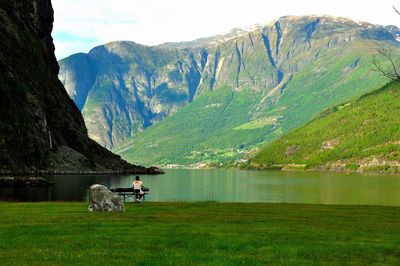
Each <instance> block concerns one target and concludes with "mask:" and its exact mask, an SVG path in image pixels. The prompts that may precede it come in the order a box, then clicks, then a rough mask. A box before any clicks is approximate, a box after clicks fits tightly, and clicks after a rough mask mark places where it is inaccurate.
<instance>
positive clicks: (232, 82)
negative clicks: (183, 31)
mask: <svg viewBox="0 0 400 266" xmlns="http://www.w3.org/2000/svg"><path fill="white" fill-rule="evenodd" d="M397 34H398V29H397V30H396V28H394V27H387V28H386V29H385V28H384V27H381V26H376V25H371V24H368V23H357V22H354V21H351V20H347V19H342V18H333V17H314V16H306V17H283V18H281V19H279V20H276V21H274V22H272V23H271V24H269V25H265V26H255V27H254V28H252V29H246V30H245V29H235V30H232V31H231V32H230V33H228V34H225V35H220V36H215V37H211V38H204V39H200V40H196V41H193V42H186V43H166V44H163V45H160V46H156V47H147V46H143V45H139V44H136V43H132V42H114V43H110V44H106V45H104V46H100V47H96V48H94V49H93V50H92V51H90V52H89V53H88V54H77V55H72V56H71V57H68V58H66V59H63V60H61V61H60V67H61V71H60V75H59V77H60V80H61V81H62V82H63V84H64V85H65V87H66V89H67V91H68V93H69V95H70V96H71V97H72V98H73V99H74V101H75V102H76V104H77V105H78V107H79V108H80V109H81V110H82V113H83V116H84V118H85V121H86V124H87V126H88V129H89V135H90V136H91V137H92V138H93V139H95V140H96V141H98V142H99V143H100V144H102V145H103V146H105V147H107V148H109V149H110V148H115V147H118V146H120V144H121V143H123V142H124V141H126V139H129V138H133V139H135V137H136V135H138V134H139V133H140V132H141V131H143V130H144V129H146V128H148V127H150V126H152V125H154V124H157V123H158V122H159V121H161V120H163V119H164V118H166V117H168V116H171V115H173V114H175V113H176V111H177V110H179V109H180V108H181V107H183V106H186V105H188V104H190V103H192V102H193V101H194V100H195V99H196V98H197V97H198V96H199V95H203V94H204V93H207V92H212V91H215V90H218V89H219V88H229V89H231V90H233V91H242V90H248V91H249V93H253V92H257V94H258V98H259V101H258V102H257V101H255V102H254V103H253V104H254V108H253V110H250V111H249V118H248V121H247V122H249V121H252V120H255V119H259V118H258V116H260V115H262V114H263V112H264V113H265V112H267V111H268V110H269V109H271V108H273V107H274V105H275V104H276V103H277V102H279V100H280V99H281V98H282V96H283V94H284V93H285V90H286V89H287V88H288V87H289V88H290V87H295V86H297V87H298V89H299V90H298V91H297V92H299V93H297V92H296V93H297V94H296V93H295V94H293V95H292V97H294V98H296V97H299V96H302V95H301V94H302V92H301V90H300V88H301V82H302V81H300V79H304V82H308V83H312V81H311V80H310V79H309V78H310V77H311V78H312V77H319V76H325V78H324V82H322V80H320V84H319V85H317V84H314V85H315V86H314V87H315V89H318V88H319V87H323V86H325V87H324V89H328V88H327V87H329V86H331V87H332V88H333V87H336V86H337V85H335V84H334V83H335V82H339V80H340V79H339V78H338V76H340V77H341V78H343V79H342V81H340V84H342V85H343V86H344V87H348V89H349V91H348V92H339V94H340V93H344V94H346V95H347V96H346V95H336V96H338V98H340V97H341V96H346V97H348V96H349V94H352V93H353V91H354V90H358V89H357V88H355V86H356V84H355V83H353V84H351V85H348V84H345V83H346V82H348V81H349V79H348V78H347V77H348V76H351V75H352V74H353V73H354V72H357V71H359V72H362V71H365V70H366V69H367V68H368V69H371V68H372V67H371V66H367V65H368V64H369V61H371V60H372V56H371V55H372V54H374V53H375V51H376V48H377V47H378V46H381V45H394V46H398V45H397V43H396V41H395V37H397ZM368 57H370V58H368ZM345 60H347V61H349V64H348V66H345V67H344V68H346V69H340V70H339V69H336V70H337V71H338V72H336V73H334V72H333V71H335V69H334V68H333V67H332V66H333V65H334V64H336V63H337V62H340V61H345ZM346 64H347V63H346ZM311 65H314V66H315V68H318V69H315V73H312V71H311V69H309V68H310V66H311ZM360 69H364V70H362V71H360ZM329 71H332V72H329ZM299 73H302V74H299ZM296 77H297V83H296ZM366 78H373V79H375V77H372V76H371V75H370V74H368V75H366ZM325 81H326V82H327V83H326V82H325ZM308 83H307V84H308ZM290 84H292V85H290ZM307 84H306V85H307ZM371 84H372V83H371ZM379 85H381V83H379ZM365 89H368V88H365ZM361 90H362V89H360V91H361ZM315 93H317V92H315ZM289 94H290V93H289ZM332 94H335V93H334V92H332ZM321 95H322V94H321ZM336 96H332V99H333V98H335V97H336ZM210 97H211V98H212V97H213V96H210ZM310 97H311V96H310ZM211 98H210V99H211ZM298 100H299V101H301V99H300V98H299V99H298ZM247 102H250V100H249V99H247ZM328 102H329V101H327V103H328ZM210 104H212V100H210ZM217 104H218V103H217ZM317 106H319V103H318V104H317ZM324 106H325V107H326V104H325V105H324ZM282 108H287V107H286V105H284V106H283V107H282ZM311 109H312V108H311ZM317 109H318V108H317ZM318 110H320V109H318ZM318 110H316V111H318ZM199 115H200V116H201V114H199ZM306 116H307V117H309V116H310V114H306ZM193 119H194V118H193ZM231 119H235V117H232V118H231ZM290 119H294V118H290ZM298 121H302V122H304V119H298Z"/></svg>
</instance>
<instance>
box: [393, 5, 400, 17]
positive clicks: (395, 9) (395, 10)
mask: <svg viewBox="0 0 400 266" xmlns="http://www.w3.org/2000/svg"><path fill="white" fill-rule="evenodd" d="M393 9H394V12H396V13H397V14H399V15H400V12H399V10H397V8H396V7H395V6H393Z"/></svg>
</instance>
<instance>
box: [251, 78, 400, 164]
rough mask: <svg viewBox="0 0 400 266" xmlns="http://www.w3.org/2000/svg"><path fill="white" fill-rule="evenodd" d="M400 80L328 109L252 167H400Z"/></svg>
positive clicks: (273, 145) (261, 153) (264, 153)
mask: <svg viewBox="0 0 400 266" xmlns="http://www.w3.org/2000/svg"><path fill="white" fill-rule="evenodd" d="M399 112H400V83H398V82H393V83H390V84H388V85H386V86H384V87H383V88H381V89H379V90H376V91H374V92H371V93H369V94H366V95H364V96H362V97H361V98H359V99H357V100H354V101H349V102H345V103H343V104H341V105H337V106H335V107H332V108H329V109H328V110H326V111H325V112H323V113H322V114H321V115H320V117H318V118H317V119H315V120H313V121H312V122H310V123H308V124H307V125H305V126H303V127H300V128H298V129H296V130H294V131H293V132H291V133H289V134H287V135H286V136H284V137H283V138H281V139H279V140H277V141H274V142H273V143H271V144H269V145H268V146H267V147H265V148H263V149H262V150H261V151H259V152H258V153H257V154H256V155H255V157H254V158H253V159H252V160H251V165H252V167H256V168H269V167H284V168H288V169H290V168H305V169H314V170H334V171H359V172H379V171H385V172H386V171H389V172H398V171H399V170H400V116H399Z"/></svg>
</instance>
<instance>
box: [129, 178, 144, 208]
mask: <svg viewBox="0 0 400 266" xmlns="http://www.w3.org/2000/svg"><path fill="white" fill-rule="evenodd" d="M132 187H133V189H134V191H135V201H136V202H139V201H140V200H141V199H142V197H143V195H144V192H143V191H142V187H143V182H142V180H140V177H139V176H136V178H135V181H133V183H132Z"/></svg>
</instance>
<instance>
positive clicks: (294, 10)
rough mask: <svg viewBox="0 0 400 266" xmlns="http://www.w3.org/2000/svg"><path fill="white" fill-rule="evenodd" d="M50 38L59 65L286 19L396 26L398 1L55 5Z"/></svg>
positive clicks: (114, 0) (104, 0) (66, 0)
mask: <svg viewBox="0 0 400 266" xmlns="http://www.w3.org/2000/svg"><path fill="white" fill-rule="evenodd" d="M52 2H53V8H54V12H55V13H54V17H55V18H54V19H55V21H54V29H53V38H54V43H55V46H56V56H57V58H58V59H62V58H64V57H67V56H69V55H71V54H74V53H78V52H85V53H87V52H89V51H90V49H92V48H93V47H95V46H98V45H102V44H105V43H107V42H111V41H118V40H129V41H134V42H137V43H141V44H145V45H157V44H161V43H164V42H179V41H190V40H194V39H197V38H201V37H208V36H212V35H216V34H222V33H225V32H228V31H229V30H230V29H233V28H236V27H248V26H251V25H254V24H261V25H264V24H268V23H269V22H270V21H272V20H275V19H277V18H279V17H282V16H286V15H331V16H341V17H347V18H352V19H355V20H361V21H367V22H371V23H374V24H381V25H397V26H400V16H399V15H397V14H395V12H394V11H393V8H392V6H393V5H394V6H398V7H399V9H400V0H399V1H394V0H379V1H377V0H375V1H372V0H369V1H361V0H357V1H354V0H301V1H299V0H275V1H268V0H241V1H237V0H53V1H52Z"/></svg>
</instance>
